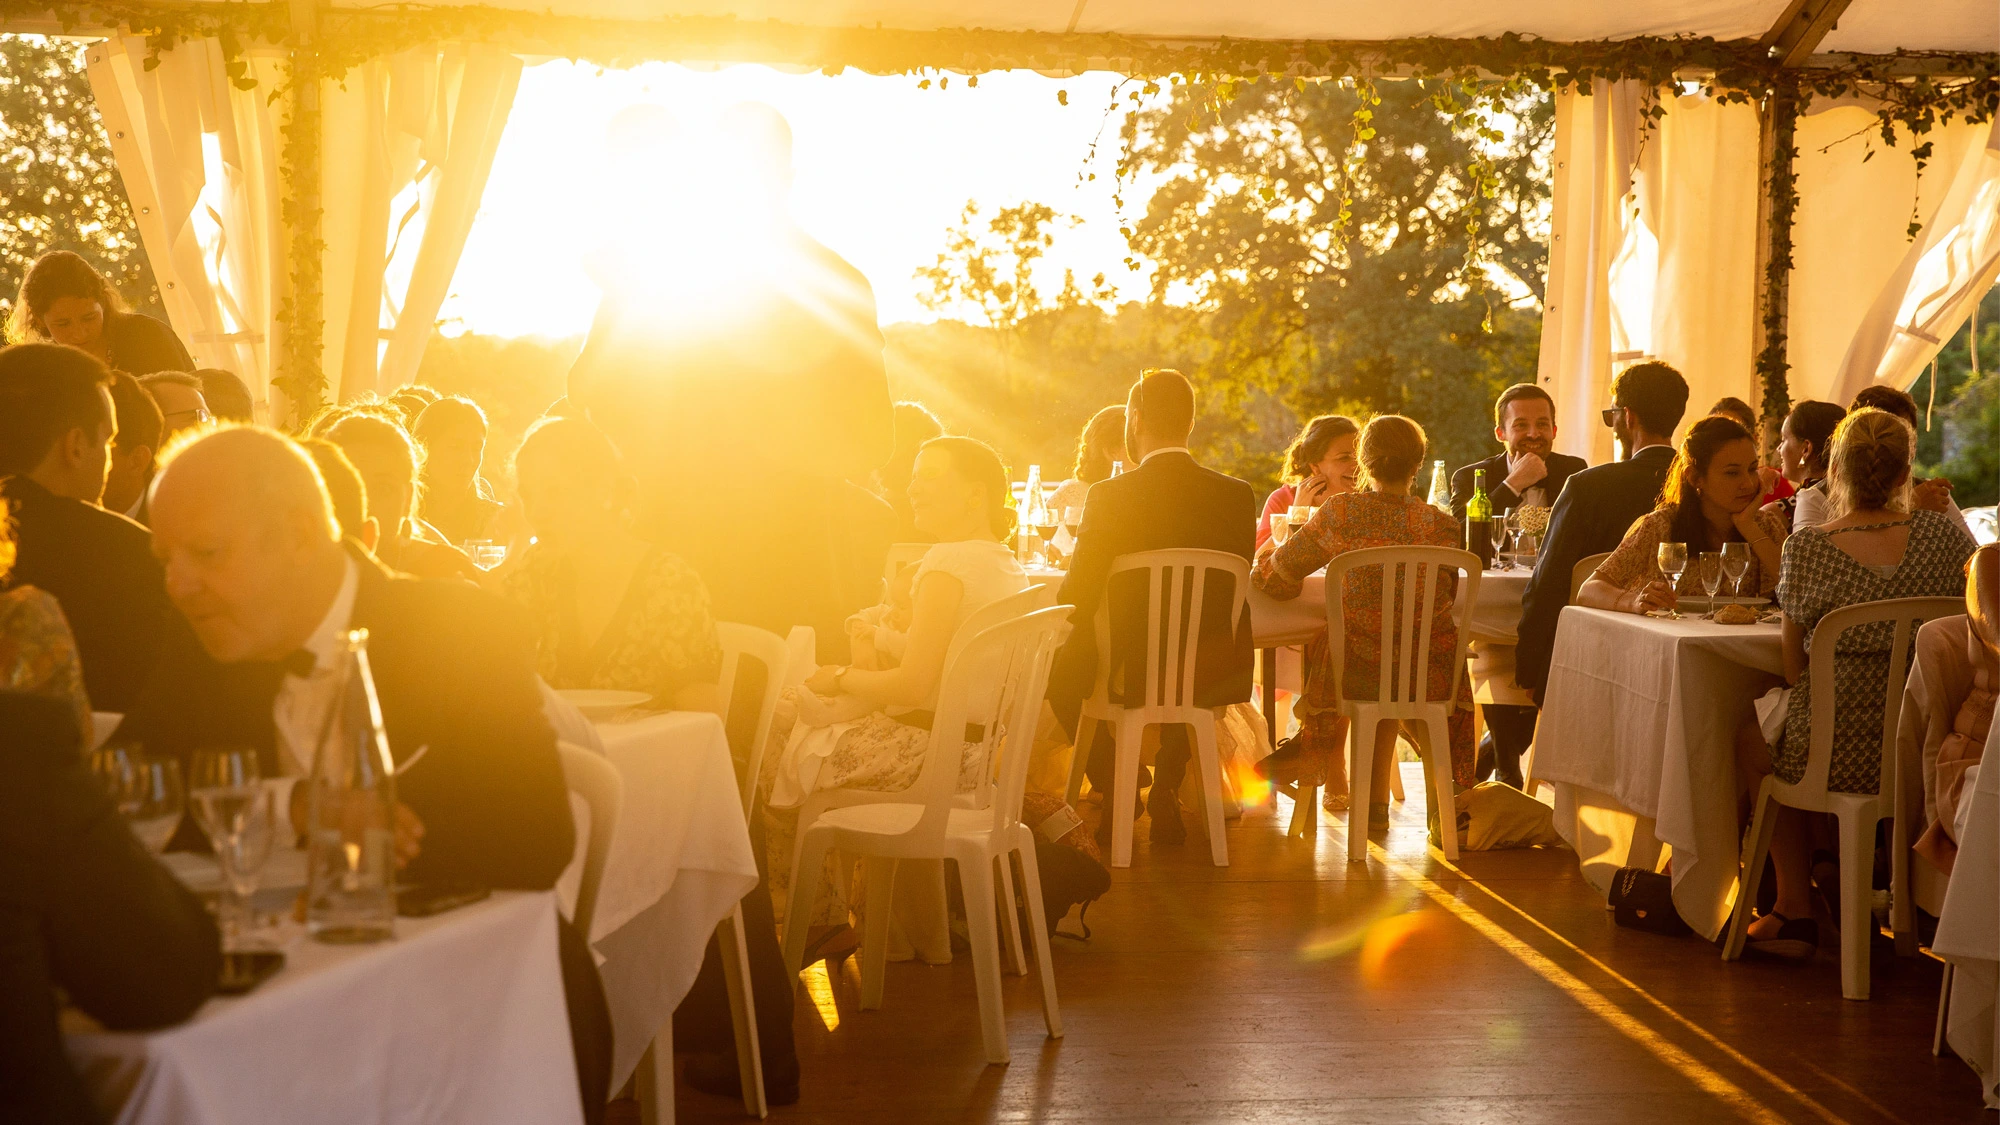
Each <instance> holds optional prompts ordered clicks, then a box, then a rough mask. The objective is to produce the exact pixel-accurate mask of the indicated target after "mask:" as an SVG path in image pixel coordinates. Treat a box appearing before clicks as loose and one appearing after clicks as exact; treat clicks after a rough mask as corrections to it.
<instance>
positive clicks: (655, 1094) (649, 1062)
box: [632, 1016, 674, 1125]
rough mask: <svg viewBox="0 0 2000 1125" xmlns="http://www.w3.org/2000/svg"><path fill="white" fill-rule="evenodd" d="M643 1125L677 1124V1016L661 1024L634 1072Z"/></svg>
mask: <svg viewBox="0 0 2000 1125" xmlns="http://www.w3.org/2000/svg"><path fill="white" fill-rule="evenodd" d="M632 1085H633V1087H634V1092H635V1093H637V1094H638V1095H639V1121H640V1125H674V1018H673V1017H672V1016H668V1017H667V1022H666V1023H664V1024H661V1025H660V1030H659V1031H657V1032H655V1033H654V1035H653V1042H652V1044H651V1045H650V1046H648V1047H647V1048H646V1054H645V1055H644V1056H643V1057H642V1058H640V1060H639V1069H638V1070H637V1071H634V1072H633V1075H632Z"/></svg>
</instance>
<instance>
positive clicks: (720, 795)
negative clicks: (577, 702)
mask: <svg viewBox="0 0 2000 1125" xmlns="http://www.w3.org/2000/svg"><path fill="white" fill-rule="evenodd" d="M597 732H598V734H599V735H600V736H601V737H602V738H603V740H604V749H605V754H606V756H608V757H609V758H610V759H611V762H612V764H613V765H615V766H617V767H618V772H619V774H620V775H621V776H622V777H623V779H624V782H625V802H624V806H623V809H622V811H621V812H620V813H619V817H618V827H617V830H616V831H615V832H613V833H612V837H611V853H610V855H609V857H608V858H607V859H606V860H605V865H604V881H603V884H602V885H601V886H600V888H599V890H598V894H597V914H596V917H595V918H593V919H592V922H591V947H592V948H593V949H595V950H596V951H597V956H598V958H599V964H598V974H599V976H601V977H602V978H603V980H604V995H605V999H606V1000H607V1001H608V1002H609V1003H610V1006H611V1031H612V1039H613V1048H612V1050H613V1053H612V1067H611V1085H612V1087H613V1089H616V1088H617V1087H619V1086H622V1085H623V1084H624V1082H625V1079H626V1078H628V1077H630V1075H631V1073H632V1069H633V1068H634V1067H636V1066H637V1065H638V1063H639V1059H640V1057H641V1056H643V1055H644V1054H645V1051H646V1045H647V1044H648V1043H650V1042H652V1039H653V1036H654V1034H655V1033H657V1032H658V1031H659V1030H660V1028H661V1027H662V1026H663V1025H665V1024H666V1023H667V1021H668V1020H670V1019H671V1018H672V1017H673V1014H674V1009H675V1008H677V1007H679V1006H680V1002H681V1000H682V998H683V997H685V996H686V995H687V991H688V988H689V987H690V986H692V985H693V984H694V978H695V974H696V973H697V972H699V971H700V970H701V958H702V951H703V949H704V948H705V947H706V946H707V944H708V939H709V936H710V935H711V934H713V933H714V932H715V926H716V923H718V922H720V921H722V919H723V918H725V917H727V916H728V914H729V912H730V910H731V909H732V908H734V907H735V905H736V903H737V902H738V901H739V900H741V899H742V898H743V896H744V895H746V894H748V893H750V890H751V888H753V887H755V886H756V885H757V863H756V859H755V857H753V856H752V855H751V852H750V834H749V832H748V830H747V829H746V827H745V825H744V823H743V805H742V798H741V797H740V796H738V794H737V790H736V772H735V767H734V765H733V764H732V763H731V760H730V756H729V741H728V739H727V738H726V737H725V735H724V734H723V729H722V720H720V719H718V718H716V717H715V716H714V715H710V714H706V713H697V712H685V711H682V712H672V713H668V714H664V715H651V716H647V717H645V718H642V719H639V720H637V721H635V722H624V723H601V724H598V726H597Z"/></svg>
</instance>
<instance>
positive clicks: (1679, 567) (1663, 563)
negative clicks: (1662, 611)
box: [1659, 543, 1688, 617]
mask: <svg viewBox="0 0 2000 1125" xmlns="http://www.w3.org/2000/svg"><path fill="white" fill-rule="evenodd" d="M1659 564H1660V573H1662V574H1664V575H1666V576H1667V580H1668V581H1669V582H1671V583H1672V584H1673V588H1674V592H1675V593H1677V594H1678V593H1679V592H1680V588H1681V574H1682V572H1684V571H1686V570H1687V566H1688V545H1687V544H1686V543H1662V544H1660V551H1659ZM1680 615H1681V612H1680V610H1677V609H1670V610H1668V611H1667V616H1668V617H1679V616H1680Z"/></svg>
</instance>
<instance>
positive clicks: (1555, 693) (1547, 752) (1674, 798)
mask: <svg viewBox="0 0 2000 1125" xmlns="http://www.w3.org/2000/svg"><path fill="white" fill-rule="evenodd" d="M1779 645H1780V642H1779V631H1778V626H1776V625H1775V624H1772V625H1716V624H1713V623H1711V622H1705V621H1698V620H1694V619H1691V618H1690V619H1683V620H1679V621H1670V620H1662V619H1658V618H1651V617H1641V616H1639V615H1637V614H1631V613H1613V612H1611V611H1609V610H1600V609H1584V608H1582V607H1580V606H1570V607H1569V608H1567V609H1565V610H1563V612H1562V618H1561V621H1560V624H1559V625H1558V627H1557V630H1556V643H1555V652H1554V654H1553V659H1552V660H1551V663H1550V666H1549V680H1548V687H1547V688H1546V690H1545V692H1544V695H1543V702H1542V714H1541V722H1540V726H1539V727H1538V728H1537V729H1536V732H1535V763H1534V769H1535V776H1536V777H1538V778H1542V779H1544V780H1547V781H1551V782H1554V783H1555V784H1556V816H1555V824H1556V830H1557V831H1558V832H1560V833H1562V835H1563V838H1564V839H1566V840H1568V841H1569V843H1570V846H1572V847H1574V848H1575V849H1576V853H1577V860H1578V862H1579V863H1581V864H1582V865H1583V870H1584V875H1585V876H1586V877H1587V878H1588V879H1589V880H1590V882H1591V883H1592V884H1593V885H1594V886H1596V887H1598V889H1600V890H1604V889H1607V888H1608V887H1609V886H1610V881H1611V876H1612V873H1613V872H1615V871H1616V870H1617V869H1618V868H1619V867H1621V866H1625V865H1627V864H1628V863H1629V864H1630V865H1632V866H1638V867H1653V866H1655V860H1656V859H1657V848H1656V846H1655V841H1657V842H1658V843H1664V844H1666V845H1668V846H1670V847H1671V848H1672V849H1673V853H1672V855H1673V880H1674V905H1675V906H1676V907H1678V908H1679V910H1680V913H1681V917H1682V918H1683V919H1685V920H1686V921H1687V924H1688V925H1690V926H1692V927H1694V929H1695V931H1696V932H1698V933H1700V934H1702V935H1703V936H1704V937H1707V938H1710V939H1713V938H1714V937H1715V936H1716V935H1717V934H1719V933H1721V932H1722V926H1723V923H1724V922H1725V921H1726V920H1727V919H1728V917H1729V908H1730V905H1731V903H1732V902H1733V901H1734V899H1735V892H1736V868H1737V862H1738V857H1737V849H1738V846H1739V838H1738V833H1737V827H1736V762H1735V744H1734V739H1735V735H1736V730H1737V728H1738V726H1739V725H1740V724H1741V723H1742V722H1743V720H1744V719H1745V718H1747V717H1748V716H1749V714H1750V704H1751V701H1752V700H1754V699H1755V698H1756V697H1757V696H1758V695H1761V694H1762V693H1763V692H1764V691H1765V690H1766V689H1767V688H1768V687H1769V686H1770V685H1771V684H1772V683H1773V682H1774V681H1773V680H1772V678H1771V676H1769V675H1759V674H1757V673H1770V674H1771V675H1776V674H1778V673H1779V672H1781V671H1782V669H1783V664H1782V656H1781V653H1780V647H1779ZM1753 670H1754V671H1753Z"/></svg>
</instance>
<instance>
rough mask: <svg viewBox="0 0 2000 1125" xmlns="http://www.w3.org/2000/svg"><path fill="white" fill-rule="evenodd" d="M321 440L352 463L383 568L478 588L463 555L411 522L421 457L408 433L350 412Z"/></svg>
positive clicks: (377, 417) (322, 432)
mask: <svg viewBox="0 0 2000 1125" xmlns="http://www.w3.org/2000/svg"><path fill="white" fill-rule="evenodd" d="M313 432H314V434H315V435H316V436H324V437H325V438H326V439H327V440H328V441H331V442H332V443H333V444H335V445H337V446H339V447H340V451H341V452H342V453H345V454H347V459H348V460H349V461H352V462H353V463H354V468H355V471H357V472H359V473H360V474H361V480H362V483H363V484H365V485H366V486H367V490H368V511H369V513H370V514H372V515H373V516H374V517H375V520H376V522H377V523H379V524H380V525H381V529H382V530H381V541H380V542H378V543H376V545H375V557H376V558H379V559H381V560H382V562H383V564H384V565H385V566H388V567H389V568H390V569H392V570H399V571H402V572H404V573H406V574H413V575H415V576H417V577H418V578H463V579H466V580H467V581H471V582H477V581H479V579H480V573H481V572H480V570H479V568H478V567H476V566H474V565H473V564H472V560H471V559H469V558H467V557H466V556H465V553H464V552H463V551H460V550H459V549H458V548H456V547H454V546H452V545H451V544H449V543H446V542H444V541H443V540H442V539H440V538H438V537H437V536H436V535H435V534H433V533H430V532H428V531H427V530H426V528H425V526H424V524H423V521H421V520H419V519H417V518H416V515H415V508H416V499H417V475H418V473H419V472H420V471H421V469H422V468H423V457H422V455H421V454H420V453H419V451H418V449H417V444H416V442H414V441H411V440H410V435H409V433H408V431H406V430H404V429H403V427H402V426H400V425H397V424H396V423H395V422H393V421H391V420H389V419H388V418H387V417H385V416H383V415H382V414H378V413H374V412H372V411H360V410H356V411H352V412H349V413H347V414H345V415H343V416H341V417H340V418H339V420H338V421H335V422H334V423H333V424H332V425H330V426H326V427H324V428H321V427H319V426H318V425H315V426H314V427H313Z"/></svg>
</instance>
